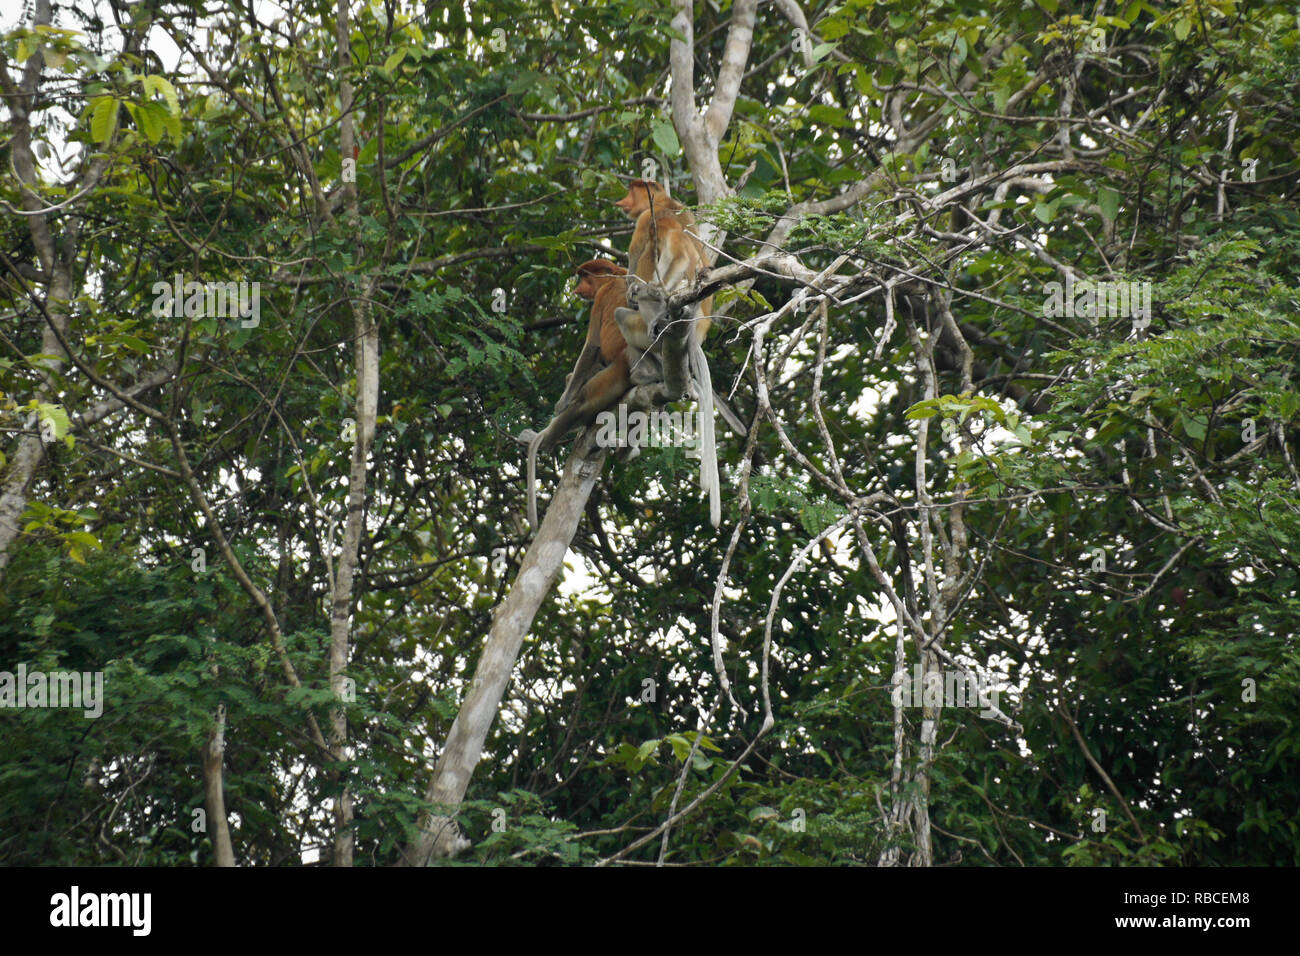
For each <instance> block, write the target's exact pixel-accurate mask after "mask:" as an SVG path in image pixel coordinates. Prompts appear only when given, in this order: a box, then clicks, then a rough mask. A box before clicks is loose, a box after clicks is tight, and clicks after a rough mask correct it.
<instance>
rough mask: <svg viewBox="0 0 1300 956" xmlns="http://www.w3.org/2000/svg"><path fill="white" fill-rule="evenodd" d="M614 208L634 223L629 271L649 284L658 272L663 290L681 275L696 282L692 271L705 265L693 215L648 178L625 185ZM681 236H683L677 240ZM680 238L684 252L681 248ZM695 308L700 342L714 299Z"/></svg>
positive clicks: (628, 253)
mask: <svg viewBox="0 0 1300 956" xmlns="http://www.w3.org/2000/svg"><path fill="white" fill-rule="evenodd" d="M614 205H615V206H617V207H618V208H619V209H621V210H623V212H624V214H625V215H626V216H627V217H628V218H629V219H632V220H634V221H635V222H636V228H635V229H634V230H633V231H632V242H631V244H630V245H629V246H628V247H627V260H628V261H627V267H628V269H629V270H630V271H631V272H633V273H634V274H635V275H636V276H637V277H638V278H641V279H644V280H646V281H648V282H649V281H656V280H655V279H654V278H652V276H653V274H654V273H655V272H658V273H659V276H660V277H659V280H658V284H659V285H661V286H662V287H663V288H664V289H665V290H666V291H672V290H673V289H674V288H675V287H676V286H677V285H678V284H679V283H680V281H681V279H682V277H683V276H684V277H685V278H686V279H687V280H688V281H690V282H694V281H695V272H697V271H699V270H700V269H702V268H704V266H705V265H706V264H707V263H706V262H705V258H704V244H703V243H702V242H700V237H699V233H698V231H697V230H696V225H695V216H694V215H693V214H692V213H691V211H690V210H689V209H687V208H686V207H685V206H683V205H682V204H681V203H679V202H678V201H677V200H676V199H673V198H672V197H671V196H669V195H668V194H667V193H666V192H664V188H663V187H662V186H661V185H659V184H658V183H657V182H655V181H654V180H649V179H634V180H633V181H632V182H631V183H629V184H628V189H627V195H626V196H624V197H623V198H622V199H620V200H619V201H618V202H616V203H614ZM678 227H680V229H679V228H678ZM680 233H685V236H684V237H680V238H679V234H680ZM652 238H657V239H659V242H658V243H656V244H655V245H654V246H652V245H651V242H650V240H651V239H652ZM683 239H684V241H685V245H686V246H687V247H688V248H687V249H682V248H681V244H682V240H683ZM664 247H667V248H666V250H665V248H664ZM647 252H649V253H650V256H649V257H647ZM691 254H693V255H694V257H695V260H696V261H695V262H694V263H691V262H689V261H688V259H687V258H686V257H687V256H690V255H691ZM688 272H689V275H687V273H688ZM697 309H698V312H697V315H698V316H700V318H697V319H696V322H695V334H696V335H697V336H699V338H700V341H703V340H704V337H705V336H706V335H708V333H709V326H710V324H711V323H710V320H709V319H707V318H703V317H704V316H710V315H712V314H713V296H709V297H708V298H707V299H702V300H701V301H700V302H699V303H698V304H697Z"/></svg>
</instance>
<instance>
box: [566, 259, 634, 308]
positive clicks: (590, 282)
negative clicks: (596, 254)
mask: <svg viewBox="0 0 1300 956" xmlns="http://www.w3.org/2000/svg"><path fill="white" fill-rule="evenodd" d="M576 271H577V273H578V285H577V287H576V288H574V290H573V291H574V293H575V294H576V295H579V296H581V297H582V298H584V299H588V300H590V299H594V298H596V293H597V292H598V291H599V290H600V287H601V285H603V284H604V283H605V282H606V281H608V280H609V279H614V278H617V277H619V276H624V275H627V270H626V269H624V268H623V267H622V266H620V265H617V264H615V263H613V262H610V261H609V260H608V259H589V260H588V261H586V262H584V263H583V264H582V265H580V266H578V268H577V270H576Z"/></svg>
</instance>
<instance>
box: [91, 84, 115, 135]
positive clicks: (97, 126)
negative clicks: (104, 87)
mask: <svg viewBox="0 0 1300 956" xmlns="http://www.w3.org/2000/svg"><path fill="white" fill-rule="evenodd" d="M116 129H117V98H116V97H113V96H100V97H97V98H96V99H94V100H92V101H91V103H90V138H91V139H93V140H94V141H95V142H97V143H99V144H100V145H101V146H102V145H105V144H107V143H108V141H109V140H110V139H112V138H113V131H114V130H116Z"/></svg>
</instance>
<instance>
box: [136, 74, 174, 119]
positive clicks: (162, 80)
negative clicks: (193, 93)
mask: <svg viewBox="0 0 1300 956" xmlns="http://www.w3.org/2000/svg"><path fill="white" fill-rule="evenodd" d="M140 82H141V83H142V84H143V85H144V91H145V93H146V94H147V95H149V96H153V95H155V94H156V93H161V94H162V95H163V99H164V100H166V102H167V111H168V112H169V113H171V115H172V116H180V115H181V102H180V100H179V99H178V98H177V96H176V87H174V86H172V84H171V80H169V79H167V77H165V76H159V75H157V74H156V73H155V74H150V75H149V76H146V77H145V78H144V79H142V80H141V81H140Z"/></svg>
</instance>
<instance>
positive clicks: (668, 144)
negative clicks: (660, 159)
mask: <svg viewBox="0 0 1300 956" xmlns="http://www.w3.org/2000/svg"><path fill="white" fill-rule="evenodd" d="M651 139H653V140H654V144H655V145H656V146H658V147H659V151H660V152H661V153H663V154H664V155H665V156H676V155H678V154H679V153H680V152H681V151H682V144H681V143H680V142H678V140H677V131H676V130H675V129H673V124H672V123H669V122H666V121H665V122H662V123H656V124H655V129H654V134H653V135H652V136H651Z"/></svg>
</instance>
